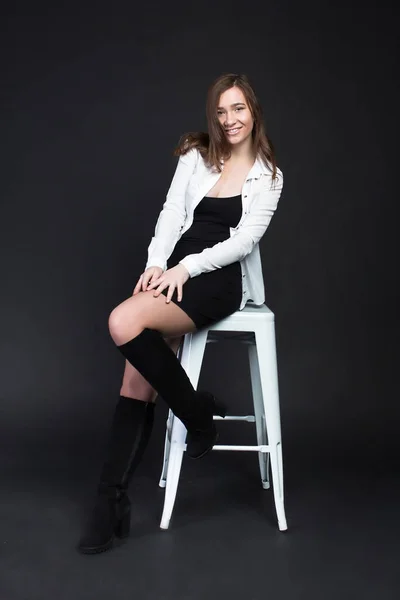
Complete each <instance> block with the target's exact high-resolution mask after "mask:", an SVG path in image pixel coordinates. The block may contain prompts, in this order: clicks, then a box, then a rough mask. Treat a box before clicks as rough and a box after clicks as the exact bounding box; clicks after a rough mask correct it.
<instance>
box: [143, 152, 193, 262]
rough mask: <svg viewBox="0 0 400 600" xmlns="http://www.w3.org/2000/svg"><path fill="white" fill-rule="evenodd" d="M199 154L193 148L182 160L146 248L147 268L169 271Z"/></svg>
mask: <svg viewBox="0 0 400 600" xmlns="http://www.w3.org/2000/svg"><path fill="white" fill-rule="evenodd" d="M197 154H198V151H197V150H195V149H192V150H189V152H187V153H186V154H183V155H182V156H180V157H179V161H178V164H177V167H176V170H175V174H174V176H173V179H172V182H171V185H170V188H169V190H168V192H167V198H166V201H165V202H164V204H163V208H162V210H161V212H160V214H159V216H158V220H157V223H156V227H155V232H154V236H153V237H152V239H151V242H150V245H149V247H148V249H147V254H148V258H147V263H146V267H145V269H148V268H149V267H161V268H162V269H163V270H165V269H166V268H167V260H168V258H169V257H170V255H171V253H172V251H173V249H174V247H175V244H176V242H177V240H178V237H179V233H180V231H181V229H182V227H183V224H184V222H185V218H186V206H185V198H186V189H187V187H188V184H189V181H190V178H191V176H192V174H193V171H194V168H195V166H196V162H197Z"/></svg>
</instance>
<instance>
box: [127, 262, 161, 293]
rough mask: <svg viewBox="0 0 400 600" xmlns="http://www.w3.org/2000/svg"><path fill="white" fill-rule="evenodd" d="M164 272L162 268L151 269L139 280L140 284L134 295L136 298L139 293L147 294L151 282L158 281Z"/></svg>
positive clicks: (138, 283) (137, 285)
mask: <svg viewBox="0 0 400 600" xmlns="http://www.w3.org/2000/svg"><path fill="white" fill-rule="evenodd" d="M162 273H163V270H162V268H161V267H149V268H148V269H146V270H145V272H144V273H142V274H141V276H140V277H139V279H138V282H137V284H136V286H135V289H134V290H133V295H134V296H136V294H138V293H139V292H145V291H146V290H147V286H148V285H149V283H150V282H153V281H154V280H155V279H158V278H159V277H160V275H162Z"/></svg>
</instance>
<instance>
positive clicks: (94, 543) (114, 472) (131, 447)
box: [78, 396, 155, 554]
mask: <svg viewBox="0 0 400 600" xmlns="http://www.w3.org/2000/svg"><path fill="white" fill-rule="evenodd" d="M154 407H155V405H154V403H152V402H142V401H141V400H134V399H132V398H125V397H124V396H120V398H119V401H118V403H117V406H116V408H115V412H114V417H113V422H112V426H111V436H110V440H109V447H108V452H107V456H106V460H105V462H104V464H103V467H102V470H101V475H100V483H99V486H98V493H97V499H96V503H95V506H94V510H93V512H92V514H91V517H90V520H89V522H88V525H87V528H86V531H85V532H84V534H83V536H82V538H81V540H80V542H79V545H78V550H79V551H80V552H82V553H84V554H95V553H97V552H103V551H104V550H108V549H109V548H111V546H112V544H113V541H114V539H115V537H118V538H124V537H127V536H128V535H129V527H130V518H131V513H130V500H129V497H128V494H127V490H128V485H129V482H130V480H131V477H132V475H133V472H134V470H135V469H136V467H137V465H138V464H139V462H140V460H141V458H142V456H143V453H144V451H145V449H146V446H147V442H148V440H149V438H150V434H151V430H152V426H153V420H154Z"/></svg>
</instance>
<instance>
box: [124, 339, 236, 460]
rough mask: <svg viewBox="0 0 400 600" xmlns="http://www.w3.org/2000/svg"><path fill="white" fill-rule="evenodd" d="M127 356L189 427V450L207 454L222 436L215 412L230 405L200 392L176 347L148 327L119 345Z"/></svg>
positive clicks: (220, 412)
mask: <svg viewBox="0 0 400 600" xmlns="http://www.w3.org/2000/svg"><path fill="white" fill-rule="evenodd" d="M118 349H119V350H120V352H122V354H123V355H124V357H125V358H126V359H127V360H128V361H129V362H130V363H131V364H132V365H133V366H134V367H135V368H136V369H137V370H138V371H139V373H141V375H143V377H144V378H145V379H147V381H148V382H149V383H150V384H151V385H152V387H153V388H154V389H155V390H156V391H157V392H158V393H159V394H160V396H161V397H162V398H163V400H164V401H165V402H166V403H167V404H168V406H169V407H170V408H171V410H172V412H173V413H174V414H175V415H176V416H177V417H178V418H179V419H180V420H181V421H182V422H183V424H184V425H185V427H186V429H187V430H188V436H187V446H186V453H187V454H188V456H190V457H191V458H200V457H202V456H204V454H206V453H207V452H208V451H209V450H211V449H212V447H213V445H214V444H215V442H216V441H217V439H218V434H217V430H216V428H215V425H214V421H213V415H214V414H217V415H220V416H222V417H224V416H225V415H226V407H225V406H223V405H222V404H221V403H219V402H218V401H217V400H216V399H215V397H214V396H213V395H212V394H210V393H208V392H200V391H199V392H197V391H196V390H195V389H194V388H193V386H192V383H191V381H190V379H189V377H188V376H187V374H186V372H185V370H184V368H183V367H182V365H181V364H180V362H179V360H178V359H177V357H176V355H175V353H174V352H173V350H172V349H171V348H170V347H169V346H168V344H167V343H166V341H165V340H164V338H163V337H162V335H161V334H160V333H159V332H158V331H154V330H153V329H144V330H143V331H142V332H141V333H140V334H139V335H138V336H136V337H135V338H133V339H132V340H130V341H129V342H127V343H126V344H122V345H121V346H118Z"/></svg>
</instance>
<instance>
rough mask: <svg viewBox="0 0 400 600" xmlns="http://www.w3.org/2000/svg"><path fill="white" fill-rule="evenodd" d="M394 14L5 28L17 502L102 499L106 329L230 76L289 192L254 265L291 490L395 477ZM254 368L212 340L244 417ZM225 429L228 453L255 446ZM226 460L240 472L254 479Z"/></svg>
mask: <svg viewBox="0 0 400 600" xmlns="http://www.w3.org/2000/svg"><path fill="white" fill-rule="evenodd" d="M393 7H394V4H393ZM393 7H392V5H391V4H390V3H388V2H379V3H378V2H367V3H366V4H363V5H362V6H361V7H360V8H359V7H358V6H357V5H356V3H338V2H331V1H328V2H310V1H307V0H306V1H305V2H301V3H300V2H294V1H292V2H289V1H285V0H283V1H282V0H280V1H279V2H278V1H277V0H274V1H271V2H255V3H252V4H250V3H233V4H229V3H223V4H222V3H208V2H202V3H196V4H192V3H190V2H187V3H185V4H179V5H178V4H176V3H175V4H174V3H172V4H171V3H154V2H152V3H146V4H145V5H142V6H140V7H139V6H136V7H135V8H134V7H133V6H132V5H131V4H128V3H126V4H124V5H121V4H120V5H118V4H111V3H110V4H109V5H100V6H99V5H98V6H97V7H96V6H95V5H93V6H91V7H88V8H87V10H86V8H85V6H84V5H81V6H80V7H79V9H75V8H74V7H72V5H70V4H67V3H56V4H55V5H54V4H48V5H42V6H41V7H40V6H36V5H35V9H33V5H32V9H29V8H27V7H24V6H23V5H21V4H19V3H18V4H17V3H15V4H14V3H9V5H8V9H7V10H6V11H5V10H4V9H3V13H2V17H1V46H2V48H1V56H2V63H3V69H2V82H1V88H2V91H1V95H2V113H1V129H2V133H1V145H2V158H1V182H0V202H1V213H0V227H1V229H0V240H1V255H0V261H1V293H0V303H1V335H0V349H1V354H0V358H1V363H0V365H1V367H0V369H1V377H0V397H1V424H0V426H1V431H0V437H1V443H2V451H1V457H0V460H1V464H2V465H3V466H4V473H7V474H8V475H9V477H5V479H4V481H6V480H7V481H8V484H9V488H10V489H11V488H12V486H13V482H15V481H19V482H20V483H21V481H23V479H24V477H25V476H26V475H27V474H30V476H32V477H33V478H34V477H35V476H36V475H35V474H37V475H38V474H39V472H40V473H47V475H46V477H47V478H48V481H50V480H51V478H52V477H56V473H57V474H59V473H60V472H64V471H63V470H65V472H66V473H68V481H69V482H70V483H71V485H72V486H74V485H75V484H76V482H77V481H78V479H79V478H80V477H81V478H82V479H81V481H82V482H84V483H83V487H84V486H85V485H86V483H87V486H88V489H89V482H88V480H89V479H91V480H93V481H94V480H95V479H94V477H95V471H96V469H97V468H98V466H99V460H100V459H99V456H100V453H101V451H102V448H103V444H104V441H105V435H106V432H107V429H108V425H109V420H110V416H111V414H112V410H113V407H114V404H115V401H116V399H117V396H118V393H119V385H120V381H121V376H122V372H123V361H122V359H121V356H120V354H119V353H118V352H117V351H116V350H115V348H114V345H113V343H112V341H111V338H110V337H109V334H108V330H107V319H108V314H109V312H110V311H111V310H112V308H113V307H114V306H116V305H117V304H118V303H119V302H121V301H122V300H123V299H125V298H126V297H127V296H128V295H130V294H131V292H132V290H133V287H134V285H135V283H136V280H137V278H138V276H139V275H140V273H141V272H142V270H143V268H144V264H145V261H146V256H147V255H146V251H147V246H148V243H149V241H150V238H151V236H152V234H153V230H154V225H155V222H156V219H157V216H158V213H159V210H160V208H161V205H162V203H163V201H164V198H165V194H166V191H167V189H168V186H169V184H170V181H171V178H172V175H173V171H174V168H175V164H176V159H175V158H174V157H173V156H172V150H173V148H174V146H175V144H176V142H177V140H178V138H179V136H180V135H181V134H182V133H183V132H185V131H188V130H204V129H205V128H206V121H205V96H206V91H207V88H208V86H209V84H210V83H211V82H212V80H213V79H214V78H215V77H217V76H218V75H220V74H221V73H224V72H243V73H246V74H247V75H248V76H249V78H250V80H251V82H252V83H253V85H254V87H255V89H256V92H257V94H258V96H259V98H260V100H261V103H262V106H263V109H264V116H265V123H266V128H267V131H268V133H269V136H270V137H271V138H272V141H273V143H274V145H275V149H276V154H277V160H278V165H279V167H280V168H281V169H282V171H283V173H284V177H285V183H284V192H283V194H282V197H281V200H280V203H279V206H278V210H277V212H276V215H275V216H274V218H273V220H272V222H271V225H270V227H269V229H268V231H267V233H266V235H265V237H264V239H263V240H262V259H263V268H264V278H265V285H266V303H267V304H268V306H269V307H270V308H271V309H272V310H273V311H274V312H275V314H276V333H277V350H278V364H279V381H280V401H281V417H282V430H283V448H284V460H285V476H286V479H287V481H288V486H289V489H290V485H292V486H295V487H296V486H299V485H301V479H302V477H301V470H302V469H303V470H304V471H306V472H308V473H313V474H315V477H316V478H318V477H319V476H320V475H321V474H322V473H324V472H326V471H327V470H328V471H329V470H330V469H333V468H335V466H336V467H337V466H339V470H341V471H342V472H344V471H345V470H346V469H351V470H352V473H353V474H354V473H357V472H361V471H363V472H365V471H369V472H370V476H371V485H374V482H375V483H376V481H377V479H376V478H378V477H379V474H381V475H382V474H383V473H388V472H389V473H391V475H393V477H394V475H395V468H396V467H395V461H396V455H397V454H398V449H399V446H398V434H397V430H398V416H399V408H398V385H397V380H398V358H399V352H398V332H399V319H398V299H399V294H398V291H397V288H398V283H399V282H398V279H399V275H398V266H397V253H396V244H395V241H396V233H397V227H398V225H397V218H396V207H397V202H398V189H397V188H398V185H397V179H396V177H397V173H398V170H397V146H398V143H397V125H398V118H397V113H398V106H399V105H400V102H399V100H400V99H399V93H398V91H397V81H396V80H397V74H396V73H397V68H398V63H397V54H396V36H397V29H396V21H395V14H394V9H393ZM245 358H246V357H245V354H244V350H243V349H242V348H238V347H236V345H235V344H233V343H231V342H221V344H220V345H218V346H212V347H210V348H209V349H208V350H207V355H206V358H205V362H204V369H203V372H202V375H201V377H202V382H203V383H204V385H205V386H208V387H211V386H213V390H215V392H217V393H220V395H223V396H224V397H225V398H227V399H228V400H229V402H230V403H231V406H232V407H233V408H235V409H236V410H240V408H239V407H243V406H250V402H251V401H250V399H249V390H250V384H249V380H248V376H249V374H248V367H247V365H246V363H245ZM165 416H166V408H165V407H164V406H162V405H160V408H159V409H158V414H157V421H156V433H155V436H154V439H155V442H154V444H153V445H152V447H151V448H150V450H149V453H148V455H147V457H146V459H145V463H144V466H143V473H144V472H146V473H150V474H151V476H152V477H153V479H154V478H155V479H156V478H157V476H158V473H159V466H160V462H161V452H162V443H163V429H164V417H165ZM227 431H231V432H234V435H235V439H236V440H238V442H239V443H240V441H243V440H244V439H245V437H246V435H245V434H244V433H243V431H242V429H240V428H238V429H236V428H235V429H233V428H231V429H229V427H228V428H227ZM221 460H222V459H221ZM224 460H225V459H224ZM228 460H229V462H231V461H236V460H237V461H238V462H237V465H239V466H240V465H242V467H243V469H245V468H246V465H247V462H246V461H247V460H252V459H251V458H247V457H246V458H244V457H243V456H240V458H238V459H236V456H230V457H229V459H226V461H228ZM255 468H256V465H255ZM93 469H94V470H93ZM204 469H205V470H206V467H204ZM299 469H300V471H299ZM89 473H90V475H89ZM291 482H292V483H291ZM21 485H22V484H21ZM22 487H23V485H22ZM65 487H67V486H64V488H63V489H65ZM289 500H290V498H289ZM382 502H383V500H382ZM288 510H289V512H290V504H289V507H288ZM377 510H379V511H382V510H384V506H383V504H382V505H380V507H379V509H377ZM10 527H11V525H10ZM15 597H18V598H19V597H20V596H15ZM21 597H22V596H21ZM188 597H189V596H188ZM293 597H294V596H293ZM298 597H300V596H298Z"/></svg>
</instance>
